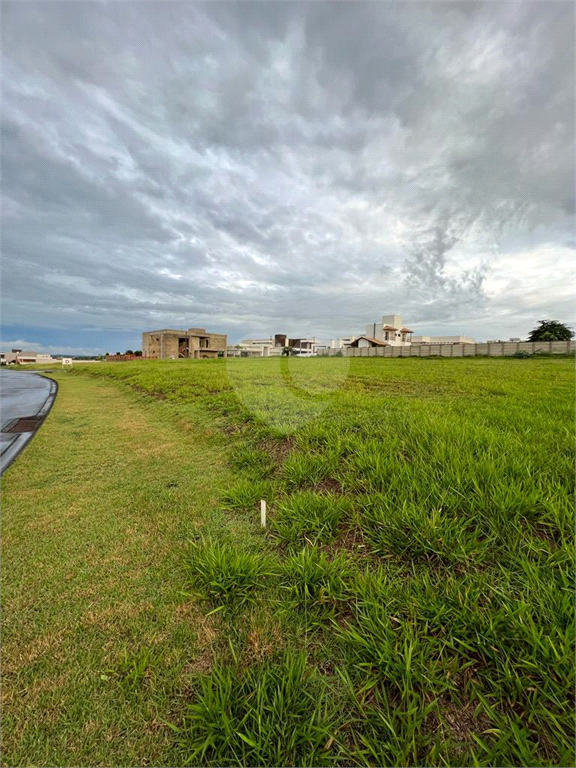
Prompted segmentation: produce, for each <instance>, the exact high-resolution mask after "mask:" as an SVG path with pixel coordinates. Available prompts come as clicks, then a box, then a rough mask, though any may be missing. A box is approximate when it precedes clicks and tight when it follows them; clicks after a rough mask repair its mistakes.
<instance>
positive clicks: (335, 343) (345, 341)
mask: <svg viewBox="0 0 576 768" xmlns="http://www.w3.org/2000/svg"><path fill="white" fill-rule="evenodd" d="M357 338H358V336H341V337H340V338H339V339H331V340H330V345H329V348H330V349H346V347H349V346H350V345H351V344H352V342H353V341H354V340H355V339H357Z"/></svg>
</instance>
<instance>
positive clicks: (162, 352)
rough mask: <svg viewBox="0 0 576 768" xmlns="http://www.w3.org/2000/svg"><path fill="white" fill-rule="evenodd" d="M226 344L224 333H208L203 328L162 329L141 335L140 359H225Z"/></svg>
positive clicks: (226, 338)
mask: <svg viewBox="0 0 576 768" xmlns="http://www.w3.org/2000/svg"><path fill="white" fill-rule="evenodd" d="M227 343H228V337H227V336H226V334H225V333H209V332H208V331H206V329H205V328H188V330H187V331H175V330H173V329H171V328H163V329H162V330H160V331H146V332H145V333H143V334H142V357H145V358H148V359H152V360H178V359H182V358H185V359H186V358H194V359H198V358H204V357H226V347H227Z"/></svg>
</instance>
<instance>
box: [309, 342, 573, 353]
mask: <svg viewBox="0 0 576 768" xmlns="http://www.w3.org/2000/svg"><path fill="white" fill-rule="evenodd" d="M575 350H576V339H571V340H570V341H495V342H492V343H491V344H488V343H487V342H485V343H483V344H412V345H410V346H405V347H393V346H387V347H345V348H344V349H327V350H326V352H325V353H324V354H327V355H329V356H330V357H332V356H334V355H336V354H338V353H341V354H342V355H344V357H434V356H436V357H475V356H476V355H489V356H490V357H508V356H511V355H515V354H516V353H517V352H528V353H529V354H535V353H537V352H546V353H548V354H555V355H562V354H564V355H565V354H568V353H570V352H574V351H575Z"/></svg>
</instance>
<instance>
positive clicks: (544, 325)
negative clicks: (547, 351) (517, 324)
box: [528, 320, 574, 341]
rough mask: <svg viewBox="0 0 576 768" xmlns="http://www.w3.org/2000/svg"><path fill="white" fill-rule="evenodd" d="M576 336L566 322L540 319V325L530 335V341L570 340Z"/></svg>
mask: <svg viewBox="0 0 576 768" xmlns="http://www.w3.org/2000/svg"><path fill="white" fill-rule="evenodd" d="M573 336H574V331H571V330H570V328H568V326H567V325H564V323H559V322H558V321H557V320H540V321H539V323H538V327H537V328H534V330H533V331H531V332H530V335H529V336H528V341H568V340H569V339H571V338H572V337H573Z"/></svg>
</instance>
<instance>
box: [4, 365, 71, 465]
mask: <svg viewBox="0 0 576 768" xmlns="http://www.w3.org/2000/svg"><path fill="white" fill-rule="evenodd" d="M56 390H57V386H56V383H55V382H54V381H51V380H50V379H45V378H44V377H43V376H39V375H38V374H36V373H32V372H31V371H29V372H24V371H6V370H1V369H0V474H2V472H4V470H5V469H6V468H7V467H8V466H9V464H11V463H12V461H14V459H15V458H16V456H18V454H19V453H20V451H21V450H22V449H23V448H24V446H25V445H26V444H27V443H28V441H29V440H30V439H31V438H32V437H33V435H34V433H35V431H36V429H37V428H38V427H39V426H40V424H41V423H42V420H43V419H44V417H45V416H46V414H47V413H48V411H49V410H50V408H51V407H52V403H53V402H54V398H55V397H56ZM19 419H25V420H28V419H32V421H24V422H19V421H18V420H19ZM13 429H16V430H17V431H15V432H14V431H8V430H13Z"/></svg>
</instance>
